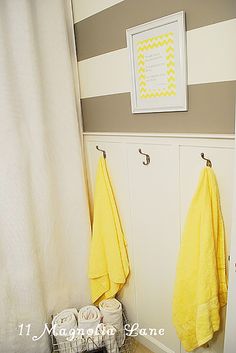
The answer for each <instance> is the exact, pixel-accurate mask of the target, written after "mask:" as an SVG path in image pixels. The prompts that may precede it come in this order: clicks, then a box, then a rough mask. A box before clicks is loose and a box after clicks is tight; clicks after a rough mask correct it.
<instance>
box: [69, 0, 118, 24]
mask: <svg viewBox="0 0 236 353" xmlns="http://www.w3.org/2000/svg"><path fill="white" fill-rule="evenodd" d="M122 1H124V0H72V3H73V11H74V23H76V22H79V21H82V20H84V19H85V18H87V17H90V16H92V15H95V14H96V13H98V12H100V11H103V10H105V9H107V8H109V7H111V6H113V5H116V4H118V3H119V2H122Z"/></svg>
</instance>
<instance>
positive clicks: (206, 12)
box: [75, 0, 236, 60]
mask: <svg viewBox="0 0 236 353" xmlns="http://www.w3.org/2000/svg"><path fill="white" fill-rule="evenodd" d="M182 10H185V11H186V20H187V30H191V29H193V28H198V27H201V26H206V25H209V24H212V23H217V22H220V21H224V20H229V19H232V18H235V17H236V0H125V1H123V2H121V3H118V4H116V5H114V6H111V7H110V8H108V9H106V10H104V11H101V12H99V13H97V14H96V15H93V16H91V17H88V18H86V19H84V20H83V21H80V22H77V23H76V24H75V36H76V44H77V54H78V60H84V59H88V58H91V57H93V56H96V55H100V54H104V53H107V52H110V51H113V50H117V49H121V48H124V47H126V29H127V28H130V27H133V26H136V25H139V24H141V23H145V22H147V21H151V20H154V19H157V18H159V17H162V16H166V15H169V14H172V13H175V12H178V11H182Z"/></svg>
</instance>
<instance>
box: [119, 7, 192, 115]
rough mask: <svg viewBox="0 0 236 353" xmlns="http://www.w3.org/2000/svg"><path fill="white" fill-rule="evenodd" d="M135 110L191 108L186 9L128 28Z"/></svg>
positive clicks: (144, 111)
mask: <svg viewBox="0 0 236 353" xmlns="http://www.w3.org/2000/svg"><path fill="white" fill-rule="evenodd" d="M126 38H127V47H128V51H129V60H130V68H131V81H132V84H131V106H132V113H134V114H136V113H153V112H171V111H186V110H187V59H186V29H185V13H184V11H181V12H178V13H175V14H172V15H169V16H165V17H162V18H160V19H157V20H154V21H151V22H147V23H145V24H142V25H139V26H136V27H133V28H129V29H127V31H126Z"/></svg>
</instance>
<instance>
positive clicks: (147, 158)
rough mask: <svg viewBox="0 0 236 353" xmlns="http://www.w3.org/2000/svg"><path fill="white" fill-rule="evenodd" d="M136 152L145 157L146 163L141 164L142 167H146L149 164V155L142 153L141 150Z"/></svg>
mask: <svg viewBox="0 0 236 353" xmlns="http://www.w3.org/2000/svg"><path fill="white" fill-rule="evenodd" d="M138 151H139V153H140V154H142V155H143V156H145V157H146V161H145V162H143V165H148V164H149V163H150V162H151V158H150V156H149V154H147V153H143V152H142V150H141V148H139V150H138Z"/></svg>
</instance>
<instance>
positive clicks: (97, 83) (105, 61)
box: [78, 48, 131, 98]
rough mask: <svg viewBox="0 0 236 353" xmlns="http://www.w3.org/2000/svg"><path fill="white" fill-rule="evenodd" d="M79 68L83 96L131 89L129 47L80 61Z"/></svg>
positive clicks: (122, 91)
mask: <svg viewBox="0 0 236 353" xmlns="http://www.w3.org/2000/svg"><path fill="white" fill-rule="evenodd" d="M78 68H79V77H80V89H81V98H89V97H96V96H103V95H108V94H116V93H124V92H130V90H131V78H130V71H129V59H128V50H127V48H124V49H119V50H115V51H113V52H110V53H107V54H103V55H99V56H95V57H93V58H90V59H87V60H83V61H80V62H79V63H78Z"/></svg>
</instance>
